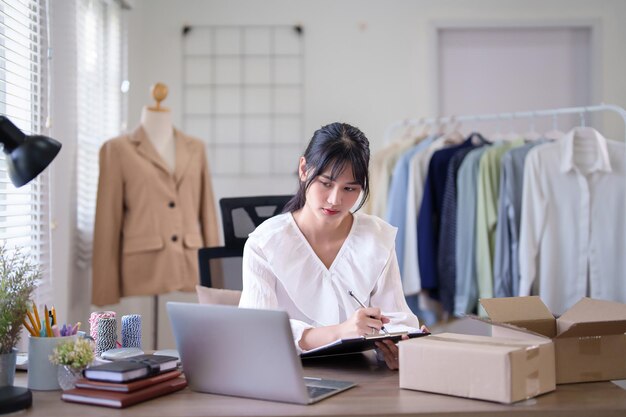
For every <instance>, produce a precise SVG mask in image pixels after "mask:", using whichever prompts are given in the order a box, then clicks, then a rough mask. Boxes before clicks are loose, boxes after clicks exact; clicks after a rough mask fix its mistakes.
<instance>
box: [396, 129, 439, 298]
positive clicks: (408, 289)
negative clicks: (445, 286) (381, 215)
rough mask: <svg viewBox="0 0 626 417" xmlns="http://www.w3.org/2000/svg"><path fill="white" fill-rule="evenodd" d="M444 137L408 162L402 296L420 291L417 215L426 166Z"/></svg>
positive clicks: (422, 191) (401, 269) (426, 170)
mask: <svg viewBox="0 0 626 417" xmlns="http://www.w3.org/2000/svg"><path fill="white" fill-rule="evenodd" d="M446 144H447V142H446V137H445V136H442V137H439V138H437V139H436V140H434V141H433V142H432V143H431V144H430V145H429V146H428V148H426V149H425V150H424V151H422V152H418V153H416V154H415V155H413V157H412V158H411V161H410V162H409V174H408V183H407V197H406V220H405V234H404V258H403V263H402V264H400V271H401V273H402V285H403V287H404V294H405V295H407V296H411V295H415V294H417V293H419V292H420V291H421V289H422V283H421V280H420V273H419V266H418V261H417V253H418V247H417V245H418V242H417V213H418V211H419V207H420V205H421V204H422V197H423V195H424V183H425V182H426V175H427V174H428V164H429V163H430V158H431V157H432V155H433V153H435V152H436V151H438V150H439V149H442V148H443V147H444V146H446Z"/></svg>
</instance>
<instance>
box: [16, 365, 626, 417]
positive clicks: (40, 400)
mask: <svg viewBox="0 0 626 417" xmlns="http://www.w3.org/2000/svg"><path fill="white" fill-rule="evenodd" d="M305 374H306V375H307V376H321V377H326V378H335V379H345V380H352V381H355V382H357V383H358V384H359V385H358V386H357V387H355V388H352V389H350V390H348V391H346V392H343V393H341V394H338V395H336V396H333V397H330V398H328V399H325V400H323V401H321V402H319V403H317V404H314V405H309V406H302V405H294V404H283V403H277V402H270V401H260V400H251V399H245V398H237V397H226V396H220V395H211V394H200V393H195V392H192V391H190V390H189V388H186V389H185V390H183V391H179V392H177V393H174V394H171V395H168V396H165V397H161V398H157V399H154V400H151V401H148V402H145V403H141V404H137V405H135V406H132V407H129V408H127V409H124V410H116V409H111V408H105V407H96V406H88V405H81V404H71V403H66V402H63V401H61V398H60V391H34V392H33V407H32V408H31V409H29V410H27V411H25V412H23V413H20V415H24V416H29V417H30V416H33V417H34V416H41V417H44V416H45V417H66V416H85V417H97V416H102V417H105V416H106V417H110V416H133V417H186V416H189V417H192V416H194V417H195V416H198V417H205V416H337V417H339V416H382V415H389V416H434V415H436V416H490V417H494V416H503V417H515V416H523V415H532V416H550V417H553V416H594V417H596V416H622V417H623V416H625V415H626V390H623V389H621V388H619V387H618V386H617V385H615V384H613V383H611V382H597V383H587V384H569V385H559V386H558V387H557V390H556V391H554V392H552V393H549V394H545V395H542V396H540V397H537V398H533V399H531V400H527V401H522V402H518V403H515V404H513V405H503V404H496V403H491V402H487V401H479V400H469V399H465V398H457V397H450V396H445V395H438V394H429V393H426V392H419V391H411V390H404V389H400V388H399V387H398V373H397V372H394V371H389V370H388V369H386V368H385V367H381V366H378V364H377V363H376V362H375V360H374V359H373V357H372V356H370V355H351V356H344V357H343V358H340V357H336V358H332V359H331V360H329V359H324V360H322V359H310V360H307V362H306V363H305ZM16 385H21V386H25V385H26V374H25V373H22V372H18V374H17V375H16Z"/></svg>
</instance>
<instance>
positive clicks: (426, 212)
mask: <svg viewBox="0 0 626 417" xmlns="http://www.w3.org/2000/svg"><path fill="white" fill-rule="evenodd" d="M472 146H473V145H472V141H471V139H467V140H465V141H464V142H463V143H461V144H460V145H456V146H451V147H448V148H445V149H441V150H439V151H437V152H435V153H434V154H433V157H432V158H431V160H430V164H429V165H428V176H427V177H426V184H425V186H424V196H423V198H422V204H421V206H420V211H419V214H418V216H417V238H418V244H417V248H418V261H419V269H420V278H421V282H422V288H424V289H428V290H431V291H433V294H436V290H437V289H438V285H439V283H438V277H437V249H438V241H439V227H440V224H441V207H442V203H443V195H444V193H445V181H446V172H447V170H448V164H449V163H450V159H452V157H453V156H454V154H455V153H456V152H457V151H459V150H461V149H464V148H471V147H472Z"/></svg>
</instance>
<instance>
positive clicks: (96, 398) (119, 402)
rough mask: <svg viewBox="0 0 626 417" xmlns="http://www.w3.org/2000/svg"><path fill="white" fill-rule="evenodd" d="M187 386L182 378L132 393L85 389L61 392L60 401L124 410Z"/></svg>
mask: <svg viewBox="0 0 626 417" xmlns="http://www.w3.org/2000/svg"><path fill="white" fill-rule="evenodd" d="M186 386H187V381H185V379H184V378H174V379H170V380H168V381H163V382H160V383H158V384H154V385H151V386H149V387H146V388H143V389H140V390H137V391H132V392H128V393H127V392H115V391H104V390H95V389H86V388H74V389H71V390H68V391H63V394H61V399H63V401H68V402H72V403H82V404H92V405H101V406H104V407H112V408H125V407H128V406H131V405H133V404H137V403H140V402H143V401H147V400H150V399H152V398H156V397H160V396H162V395H165V394H170V393H172V392H176V391H180V390H181V389H183V388H185V387H186Z"/></svg>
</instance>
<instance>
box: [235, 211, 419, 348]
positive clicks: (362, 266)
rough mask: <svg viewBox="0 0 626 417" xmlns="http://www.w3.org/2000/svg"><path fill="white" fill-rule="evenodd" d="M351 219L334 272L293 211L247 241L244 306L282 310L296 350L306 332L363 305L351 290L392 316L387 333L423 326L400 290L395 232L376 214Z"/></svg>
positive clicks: (263, 226) (272, 220)
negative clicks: (325, 262) (308, 239)
mask: <svg viewBox="0 0 626 417" xmlns="http://www.w3.org/2000/svg"><path fill="white" fill-rule="evenodd" d="M353 216H354V219H353V223H352V228H351V230H350V233H349V234H348V237H347V238H346V240H345V241H344V243H343V245H342V247H341V249H340V250H339V252H338V253H337V257H336V258H335V260H334V261H333V263H332V264H331V266H330V268H326V266H325V265H324V263H323V262H322V261H321V260H320V259H319V258H318V256H317V255H316V254H315V252H314V251H313V248H312V247H311V245H310V244H309V242H308V241H307V240H306V238H305V237H304V235H303V234H302V232H301V231H300V229H299V228H298V226H297V224H296V222H295V220H294V219H293V215H292V214H291V213H285V214H280V215H278V216H275V217H272V218H270V219H269V220H266V221H265V222H263V224H261V225H260V226H259V227H257V229H256V230H255V231H254V232H252V233H251V234H250V237H249V238H248V240H247V241H246V245H245V248H244V254H243V292H242V294H241V301H240V303H239V306H240V307H247V308H265V309H280V310H285V311H286V312H287V313H288V314H289V317H290V322H291V328H292V331H293V336H294V343H295V345H296V348H297V349H298V351H299V352H301V351H302V350H301V349H300V347H299V341H300V339H301V338H302V333H303V332H304V330H306V329H308V328H311V327H317V326H330V325H335V324H339V323H341V322H343V321H345V320H346V319H347V318H349V317H350V316H352V314H353V313H354V311H355V310H356V309H357V308H359V306H358V305H357V304H356V302H355V300H354V299H353V298H352V297H351V296H350V295H349V294H348V291H352V292H353V293H354V294H355V295H356V296H357V298H358V299H359V300H361V302H363V303H364V304H365V305H367V306H373V307H379V308H380V309H381V310H382V311H383V314H387V315H389V316H390V318H391V322H390V323H388V324H385V328H387V330H389V331H390V332H391V331H402V330H415V329H418V328H419V321H418V320H417V317H415V315H414V314H413V313H412V312H411V310H410V309H409V307H408V305H407V304H406V301H405V299H404V294H403V292H402V284H401V282H400V272H399V269H398V261H397V258H396V253H395V249H394V242H395V236H396V228H395V227H393V226H390V225H389V224H387V223H385V222H384V221H383V220H381V219H379V218H377V217H375V216H370V215H367V214H361V213H354V214H353Z"/></svg>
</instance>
